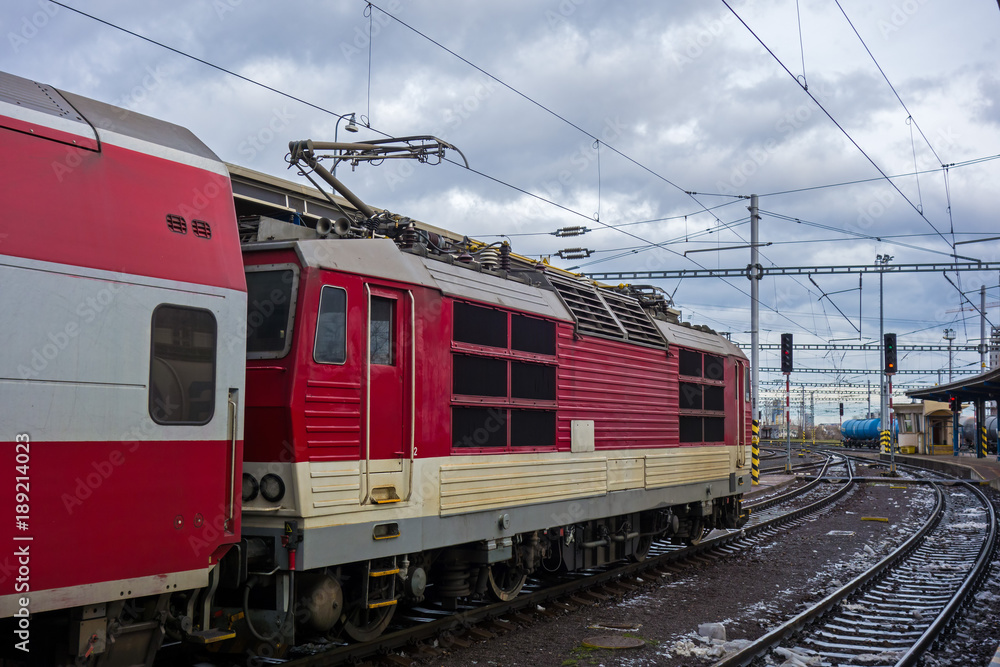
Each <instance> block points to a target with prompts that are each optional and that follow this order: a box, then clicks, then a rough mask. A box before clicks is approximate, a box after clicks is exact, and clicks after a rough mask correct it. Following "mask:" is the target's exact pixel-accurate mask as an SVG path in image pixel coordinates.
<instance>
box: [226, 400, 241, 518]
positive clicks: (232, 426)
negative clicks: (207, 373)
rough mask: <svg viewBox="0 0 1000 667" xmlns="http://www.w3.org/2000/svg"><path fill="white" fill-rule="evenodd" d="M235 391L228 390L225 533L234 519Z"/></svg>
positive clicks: (237, 409) (236, 422)
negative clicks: (227, 479)
mask: <svg viewBox="0 0 1000 667" xmlns="http://www.w3.org/2000/svg"><path fill="white" fill-rule="evenodd" d="M234 394H236V391H235V390H233V389H230V390H229V465H230V466H232V471H233V473H232V475H230V479H229V484H228V488H227V489H226V496H227V499H228V505H229V516H228V517H227V518H226V525H225V526H224V528H225V529H226V531H227V532H229V533H232V532H233V523H234V521H235V519H236V440H237V430H238V427H239V408H238V406H237V403H236V401H235V400H233V396H234Z"/></svg>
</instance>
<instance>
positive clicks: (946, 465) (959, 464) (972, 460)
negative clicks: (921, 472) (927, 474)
mask: <svg viewBox="0 0 1000 667" xmlns="http://www.w3.org/2000/svg"><path fill="white" fill-rule="evenodd" d="M878 456H879V459H880V460H882V461H888V460H889V455H888V454H879V455H878ZM896 461H897V462H899V463H905V464H906V465H915V466H919V467H921V468H928V469H930V470H936V471H938V472H944V473H948V474H949V475H955V476H956V477H959V478H961V479H967V480H970V481H973V482H980V483H982V484H988V485H989V486H991V487H993V488H994V489H996V490H997V491H1000V462H998V461H997V457H996V454H991V455H989V456H987V457H986V458H977V457H976V456H975V455H974V454H972V453H970V452H960V453H959V455H958V456H955V455H954V454H937V455H933V456H931V455H928V454H896Z"/></svg>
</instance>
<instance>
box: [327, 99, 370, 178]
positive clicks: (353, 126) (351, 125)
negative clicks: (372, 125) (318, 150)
mask: <svg viewBox="0 0 1000 667" xmlns="http://www.w3.org/2000/svg"><path fill="white" fill-rule="evenodd" d="M354 115H355V114H354V113H345V114H344V115H343V116H337V124H336V125H334V126H333V142H334V143H337V133H338V132H339V131H340V121H342V120H344V119H345V118H349V120H348V121H347V125H345V126H344V129H345V130H347V131H348V132H357V131H358V126H357V125H356V124H355V123H354ZM364 118H365V117H364V116H362V117H361V120H362V121H363V120H364ZM338 164H340V163H339V161H338V162H335V163H334V165H333V169H331V170H330V173H332V174H336V173H337V165H338Z"/></svg>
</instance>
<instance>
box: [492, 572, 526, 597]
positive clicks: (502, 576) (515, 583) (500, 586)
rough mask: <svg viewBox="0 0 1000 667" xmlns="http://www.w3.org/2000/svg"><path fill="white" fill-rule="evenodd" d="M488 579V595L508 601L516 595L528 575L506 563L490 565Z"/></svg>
mask: <svg viewBox="0 0 1000 667" xmlns="http://www.w3.org/2000/svg"><path fill="white" fill-rule="evenodd" d="M488 580H489V584H490V595H492V596H493V597H494V598H495V599H497V600H499V601H500V602H509V601H510V600H513V599H514V598H516V597H517V596H518V594H519V593H520V592H521V589H522V588H524V582H525V581H527V580H528V575H527V574H526V573H524V572H522V571H521V570H520V569H518V568H516V567H512V566H510V565H507V564H506V563H494V564H493V565H490V569H489V573H488Z"/></svg>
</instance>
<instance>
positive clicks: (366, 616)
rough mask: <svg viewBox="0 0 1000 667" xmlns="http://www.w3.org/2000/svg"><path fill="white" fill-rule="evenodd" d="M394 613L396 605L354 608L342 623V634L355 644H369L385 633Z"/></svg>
mask: <svg viewBox="0 0 1000 667" xmlns="http://www.w3.org/2000/svg"><path fill="white" fill-rule="evenodd" d="M395 613H396V605H390V606H387V607H378V608H377V609H364V608H363V607H356V608H355V609H354V611H353V612H351V615H350V616H349V617H348V618H347V620H346V621H344V633H346V634H347V636H348V637H350V638H351V639H353V640H354V641H356V642H370V641H371V640H373V639H376V638H377V637H378V636H379V635H381V634H382V633H383V632H385V629H386V628H387V627H389V622H390V621H391V620H392V617H393V616H394V615H395Z"/></svg>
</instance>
